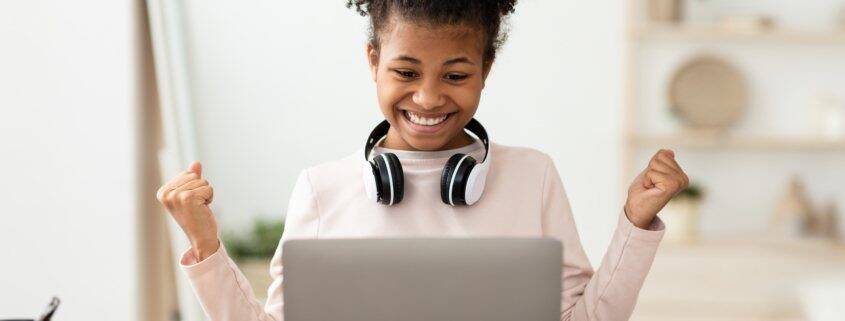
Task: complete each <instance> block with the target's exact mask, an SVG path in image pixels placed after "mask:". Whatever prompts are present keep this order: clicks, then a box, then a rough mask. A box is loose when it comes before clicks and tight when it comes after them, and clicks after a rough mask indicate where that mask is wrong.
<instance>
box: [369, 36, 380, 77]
mask: <svg viewBox="0 0 845 321" xmlns="http://www.w3.org/2000/svg"><path fill="white" fill-rule="evenodd" d="M378 58H379V57H378V51H377V50H376V48H375V47H374V46H373V43H371V42H367V63H369V65H370V72H372V74H373V81H376V80H377V77H376V75H378Z"/></svg>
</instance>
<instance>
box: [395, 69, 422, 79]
mask: <svg viewBox="0 0 845 321" xmlns="http://www.w3.org/2000/svg"><path fill="white" fill-rule="evenodd" d="M394 71H395V72H396V74H398V75H399V76H400V77H402V78H406V79H413V78H417V73H416V72H413V71H410V70H399V69H396V70H394Z"/></svg>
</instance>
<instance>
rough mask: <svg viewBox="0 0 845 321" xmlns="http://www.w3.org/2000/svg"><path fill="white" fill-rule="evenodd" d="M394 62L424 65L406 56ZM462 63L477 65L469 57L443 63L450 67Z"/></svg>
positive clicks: (397, 58) (401, 56) (452, 59)
mask: <svg viewBox="0 0 845 321" xmlns="http://www.w3.org/2000/svg"><path fill="white" fill-rule="evenodd" d="M393 60H399V61H407V62H410V63H412V64H416V65H419V64H422V62H421V61H420V60H419V59H417V58H414V57H411V56H406V55H400V56H398V57H396V58H393ZM460 63H465V64H470V65H475V63H473V62H472V61H471V60H469V58H467V57H456V58H450V59H447V60H446V61H445V62H443V65H444V66H448V65H454V64H460Z"/></svg>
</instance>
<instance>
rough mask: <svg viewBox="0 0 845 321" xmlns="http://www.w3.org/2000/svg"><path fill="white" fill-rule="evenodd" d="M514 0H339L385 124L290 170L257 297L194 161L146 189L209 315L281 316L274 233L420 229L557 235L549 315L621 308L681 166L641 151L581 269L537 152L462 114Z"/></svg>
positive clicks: (663, 154) (612, 312)
mask: <svg viewBox="0 0 845 321" xmlns="http://www.w3.org/2000/svg"><path fill="white" fill-rule="evenodd" d="M515 2H516V1H515V0H497V1H493V0H488V1H478V0H417V1H400V0H350V1H349V3H348V4H347V6H348V7H353V8H355V9H356V10H357V11H358V12H359V13H360V14H361V15H365V16H367V15H368V16H369V19H370V28H371V30H370V32H371V34H370V41H369V42H368V44H367V47H366V57H367V61H368V63H369V66H370V69H371V71H372V78H373V81H375V83H376V87H377V95H378V102H379V107H380V108H381V111H382V113H383V114H384V118H385V120H386V122H385V123H383V124H382V125H380V126H379V127H378V128H377V129H376V130H375V131H374V133H373V135H372V137H371V138H372V139H371V140H368V141H367V143H368V144H367V148H365V150H360V151H358V152H356V153H355V154H353V155H349V156H347V157H345V158H342V159H340V160H337V161H333V162H329V163H325V164H322V165H318V166H314V167H311V168H308V169H305V170H304V171H302V172H301V174H300V175H299V178H298V180H297V182H296V186H295V188H294V191H293V194H292V195H291V198H290V204H289V207H288V211H287V217H286V221H285V222H286V225H285V227H286V228H285V233H284V235H283V236H282V238H281V241H280V244H279V247H278V249H277V251H276V254H275V256H274V257H273V260H272V264H271V266H270V274H271V276H272V277H273V280H274V281H273V283H272V285H271V286H270V288H269V290H268V301H267V303H266V305H265V306H264V308H263V309H262V308H261V307H260V305H259V303H258V301H257V300H255V298H254V297H253V296H252V293H253V292H252V289H251V287H250V285H249V283H248V282H247V280H246V278H244V276H243V274H241V272H240V271H239V270H238V267H237V266H236V265H235V263H234V262H233V261H232V260H231V259H230V258H229V256H228V255H227V254H226V249H225V248H224V247H223V246H221V245H220V244H221V243H220V241H219V240H218V236H217V223H216V221H215V219H214V215H212V213H211V210H210V209H209V207H208V205H209V204H210V203H211V200H212V196H213V192H212V188H211V186H210V185H209V183H208V182H207V181H205V180H203V179H202V169H201V166H200V164H199V163H196V162H195V163H193V164H191V165H190V167H189V168H188V170H187V171H186V172H184V173H182V174H180V175H178V176H177V177H175V178H173V180H172V181H170V182H169V183H167V184H165V185H164V186H162V187H161V189H159V192H158V194H157V197H158V199H159V201H161V202H162V203H163V204H164V206H165V207H166V209H167V210H168V211H169V212H170V213H171V214H172V216H173V217H174V219H175V220H176V221H177V222H178V223H179V225H180V226H181V227H182V229H183V230H184V231H185V233H186V234H187V236H188V238H189V239H190V241H191V244H192V247H191V249H189V250H188V251H186V252H185V253H184V255H183V258H182V261H181V264H182V266H183V269H184V271H185V273H186V274H187V275H188V278H189V279H190V280H191V282H192V285H193V287H194V290H195V292H196V295H197V296H198V297H199V299H200V302H201V303H202V306H203V307H204V309H205V312H206V313H207V314H208V316H209V318H210V319H211V320H265V321H269V320H275V321H278V320H282V319H283V315H282V311H283V310H282V305H283V301H284V300H283V292H282V278H283V268H282V266H283V262H282V260H281V259H282V244H283V243H284V242H285V241H287V240H290V239H294V238H339V237H422V236H426V237H432V236H435V237H492V236H498V237H539V236H549V237H554V238H557V239H559V240H561V242H562V243H563V246H564V253H565V255H564V256H563V262H561V264H562V270H563V275H562V277H563V286H564V288H563V292H562V302H561V320H626V319H628V318H629V317H630V315H631V312H632V310H633V308H634V304H635V301H636V297H637V294H638V292H639V289H640V287H641V286H642V283H643V280H644V279H645V277H646V274H647V273H648V270H649V268H650V265H651V262H652V260H653V257H654V254H655V251H656V250H657V245H658V243H659V241H660V240H661V238H662V235H663V224H662V223H661V221H660V219H659V218H657V217H656V215H657V213H658V212H659V211H660V209H662V208H663V206H664V205H665V204H666V203H667V202H668V201H669V199H670V198H671V197H672V196H674V195H675V194H676V193H677V192H679V191H680V190H681V189H682V188H684V187H686V186H687V184H688V179H687V176H686V175H685V174H684V172H683V170H681V168H680V166H679V165H678V164H677V163H676V162H675V160H674V154H673V153H672V152H671V151H668V150H661V151H659V152H658V153H656V154H655V155H654V157H653V158H652V159H651V161H650V163H649V165H648V167H647V168H646V169H645V170H644V171H643V172H642V173H640V175H639V176H638V177H637V178H636V179H635V180H634V182H633V184H632V185H631V187H630V189H629V190H628V199H627V202H626V203H625V206H624V208H623V209H620V212H619V219H618V226H617V229H616V232H615V233H614V235H613V239H612V241H611V243H610V247H609V248H608V250H607V253H606V254H605V257H604V260H603V261H602V263H601V265H600V266H599V268H598V270H597V271H595V272H594V271H593V269H592V267H591V266H590V263H589V261H588V260H587V257H586V255H585V254H584V251H583V249H582V248H581V244H580V241H579V237H578V233H577V231H576V228H575V223H574V221H573V218H572V213H571V210H570V206H569V201H568V199H567V196H566V192H565V190H564V187H563V184H562V182H561V179H560V176H559V175H558V172H557V170H556V168H555V166H554V164H553V162H552V160H551V159H550V158H549V156H547V155H546V154H544V153H542V152H539V151H536V150H532V149H529V148H521V147H511V146H504V145H499V144H495V143H489V144H488V141H487V140H486V137H484V136H486V135H484V134H483V129H482V128H481V127H480V124H478V123H476V122H475V121H473V115H474V114H475V111H476V109H477V108H478V102H479V98H480V96H481V91H482V89H483V88H484V82H485V79H486V78H487V75H488V74H489V73H490V69H491V68H492V66H493V62H494V61H495V57H496V50H497V48H498V47H499V45H500V44H501V42H502V40H503V39H504V37H505V35H504V33H503V32H501V31H500V25H501V22H502V20H503V18H504V17H506V16H507V15H508V14H510V13H512V12H513V10H514V4H515ZM465 126H469V127H468V128H470V129H473V131H474V132H476V133H477V136H479V138H481V139H480V140H477V139H475V138H473V137H472V136H470V135H469V134H468V133H467V132H466V131H465V130H464V128H465ZM373 145H375V146H373ZM370 147H372V148H370ZM463 154H466V155H468V156H467V157H465V156H464V155H463ZM365 155H366V156H365ZM365 159H366V160H365ZM362 165H363V167H362ZM362 177H363V178H364V181H363V182H362ZM485 182H486V184H485ZM482 192H483V193H482ZM325 304H327V305H329V304H332V303H331V302H326V303H325Z"/></svg>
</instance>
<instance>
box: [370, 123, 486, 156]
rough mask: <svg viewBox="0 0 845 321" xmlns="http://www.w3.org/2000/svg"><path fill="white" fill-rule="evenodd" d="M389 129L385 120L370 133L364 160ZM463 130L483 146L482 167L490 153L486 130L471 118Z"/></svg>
mask: <svg viewBox="0 0 845 321" xmlns="http://www.w3.org/2000/svg"><path fill="white" fill-rule="evenodd" d="M389 129H390V123H389V122H387V120H383V121H381V123H379V124H378V125H377V126H376V128H374V129H373V131H372V132H370V137H368V138H367V144H366V145H365V146H364V160H365V161H369V160H370V152H371V151H372V150H373V148H374V147H375V146H376V144H378V142H380V141H381V139H382V138H383V137H384V136H386V135H387V131H388V130H389ZM464 129H465V130H468V131H469V132H470V133H472V134H473V135H475V137H477V138H478V140H480V141H481V144H483V145H484V159H483V160H482V161H481V164H482V165H484V164H486V163H487V155H488V154H489V153H490V138H489V137H488V136H487V130H485V129H484V126H482V125H481V123H480V122H478V120H476V119H475V118H472V119H470V120H469V123H467V124H466V126H464Z"/></svg>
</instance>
